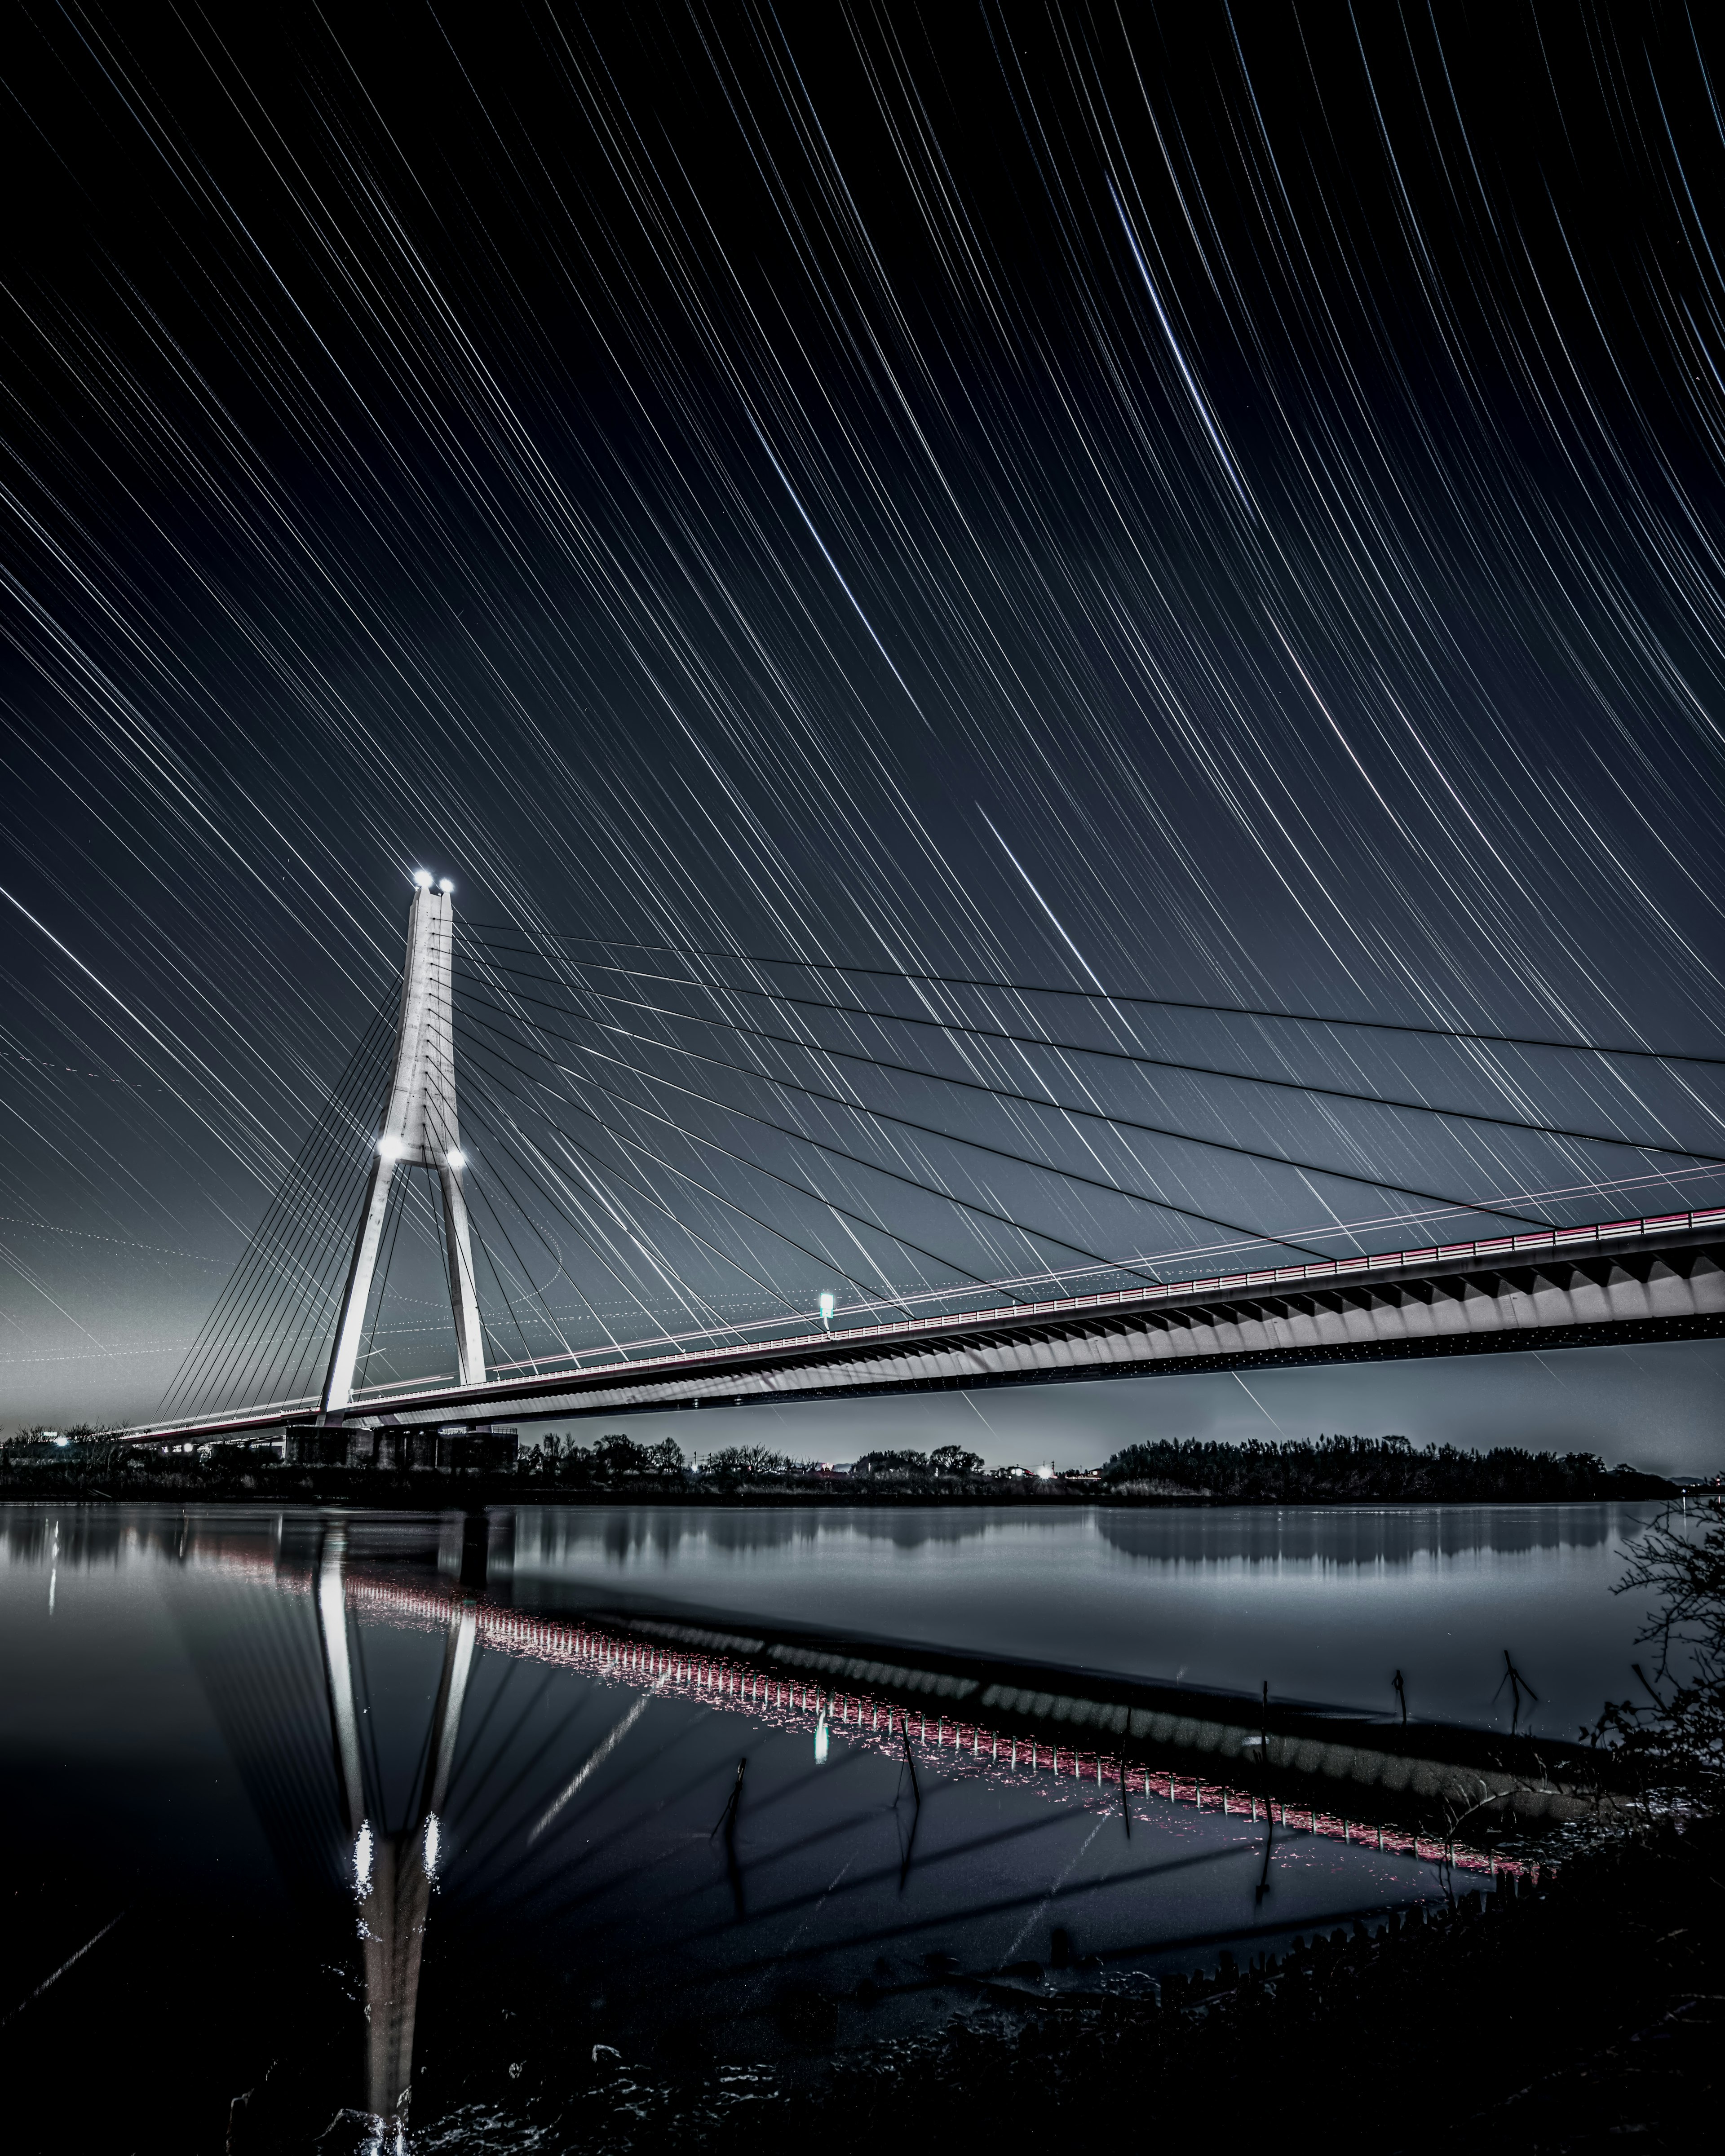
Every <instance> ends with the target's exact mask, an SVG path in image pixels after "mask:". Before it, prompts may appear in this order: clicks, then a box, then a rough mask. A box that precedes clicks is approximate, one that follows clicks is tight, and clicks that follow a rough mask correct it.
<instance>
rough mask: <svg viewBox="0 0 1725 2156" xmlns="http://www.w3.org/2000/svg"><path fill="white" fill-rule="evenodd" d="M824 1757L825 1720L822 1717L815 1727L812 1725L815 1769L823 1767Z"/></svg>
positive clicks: (825, 1741)
mask: <svg viewBox="0 0 1725 2156" xmlns="http://www.w3.org/2000/svg"><path fill="white" fill-rule="evenodd" d="M826 1756H827V1718H826V1717H825V1715H822V1717H821V1718H820V1720H819V1722H816V1723H815V1725H814V1763H815V1765H816V1766H817V1767H819V1766H824V1764H825V1763H826Z"/></svg>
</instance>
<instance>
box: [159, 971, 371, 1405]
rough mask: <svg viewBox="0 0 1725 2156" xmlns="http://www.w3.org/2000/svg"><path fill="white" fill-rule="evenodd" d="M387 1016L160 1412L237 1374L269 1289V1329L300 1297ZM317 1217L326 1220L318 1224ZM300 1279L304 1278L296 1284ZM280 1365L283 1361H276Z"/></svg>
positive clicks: (345, 1079) (342, 1081)
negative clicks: (291, 1299) (237, 1357)
mask: <svg viewBox="0 0 1725 2156" xmlns="http://www.w3.org/2000/svg"><path fill="white" fill-rule="evenodd" d="M384 1015H385V1014H384V1013H383V1012H382V1011H379V1012H377V1013H375V1014H373V1017H372V1021H371V1023H370V1024H368V1025H367V1028H366V1029H365V1032H364V1033H363V1034H362V1036H361V1039H360V1041H359V1044H358V1045H357V1047H356V1049H355V1050H354V1052H353V1054H352V1056H351V1057H350V1058H349V1060H348V1063H347V1067H346V1068H345V1069H344V1070H343V1071H342V1074H341V1077H340V1078H339V1079H338V1080H337V1081H336V1085H335V1086H333V1087H332V1088H331V1091H330V1093H329V1094H328V1096H326V1100H325V1102H324V1106H323V1107H322V1108H321V1110H320V1111H319V1112H318V1115H317V1117H316V1120H315V1121H314V1122H313V1125H312V1127H311V1131H310V1132H308V1133H307V1136H306V1137H305V1141H304V1142H303V1143H302V1144H301V1147H300V1151H299V1152H298V1154H297V1155H296V1156H295V1158H294V1160H293V1161H292V1162H291V1163H290V1166H289V1168H288V1171H287V1173H286V1174H285V1176H284V1178H283V1179H282V1183H281V1185H280V1188H278V1190H277V1191H276V1193H275V1196H274V1197H273V1198H272V1199H271V1200H270V1204H269V1206H268V1207H267V1208H266V1209H265V1212H264V1217H263V1219H261V1220H260V1221H259V1224H258V1226H257V1227H256V1228H255V1229H254V1230H253V1233H252V1235H251V1237H250V1239H249V1241H248V1244H247V1246H246V1248H245V1250H243V1251H242V1252H241V1255H240V1257H239V1260H238V1261H237V1262H236V1264H235V1266H234V1271H233V1272H232V1274H230V1276H229V1277H228V1282H227V1284H226V1286H224V1287H223V1290H222V1291H221V1293H220V1294H219V1295H218V1297H217V1299H216V1303H215V1305H214V1306H213V1308H212V1310H211V1312H210V1315H209V1317H208V1318H207V1319H206V1320H205V1322H204V1324H203V1327H201V1328H200V1330H199V1332H198V1336H197V1337H196V1338H195V1339H194V1341H193V1344H192V1346H191V1347H190V1348H189V1349H188V1350H187V1355H186V1357H185V1358H184V1360H183V1361H182V1363H181V1365H180V1368H179V1369H178V1370H177V1372H176V1373H175V1376H174V1378H173V1379H172V1381H171V1382H170V1384H169V1386H168V1388H167V1392H166V1393H165V1394H164V1395H163V1399H162V1410H163V1411H166V1410H167V1407H168V1404H169V1402H170V1401H173V1400H176V1399H182V1400H183V1399H187V1398H188V1397H190V1396H192V1395H193V1394H194V1393H195V1394H197V1395H198V1397H200V1398H202V1397H205V1396H207V1395H208V1393H209V1391H210V1389H211V1388H212V1386H213V1385H214V1384H217V1383H220V1382H222V1381H223V1378H227V1377H229V1376H231V1375H232V1373H233V1358H234V1354H235V1353H238V1352H240V1351H241V1349H242V1347H243V1342H244V1339H245V1338H246V1337H248V1334H249V1337H252V1338H253V1339H254V1340H255V1338H256V1337H257V1332H258V1330H259V1328H258V1327H256V1325H255V1323H254V1319H255V1317H256V1305H257V1303H258V1301H259V1297H260V1296H264V1297H267V1296H269V1294H270V1286H272V1285H274V1286H275V1296H274V1297H273V1299H271V1301H270V1307H269V1310H268V1312H267V1314H266V1324H268V1325H273V1324H274V1323H275V1321H276V1318H277V1314H278V1313H279V1311H280V1305H281V1301H282V1298H283V1296H284V1294H285V1293H286V1292H288V1291H290V1290H297V1291H299V1292H300V1293H302V1294H303V1291H304V1286H305V1282H304V1278H303V1276H304V1274H305V1271H306V1270H308V1269H309V1268H308V1265H307V1261H306V1260H305V1255H304V1250H305V1243H306V1241H307V1240H308V1239H309V1240H311V1241H312V1242H313V1245H314V1247H315V1246H316V1244H318V1243H321V1241H322V1240H323V1239H324V1234H325V1231H326V1226H327V1218H326V1216H327V1214H328V1213H329V1211H330V1210H331V1197H330V1193H328V1192H327V1191H326V1189H325V1188H324V1187H323V1186H324V1183H325V1179H326V1174H327V1172H328V1170H329V1169H330V1168H331V1167H332V1166H333V1165H334V1155H335V1152H336V1150H337V1149H338V1148H339V1147H340V1146H341V1143H342V1142H343V1140H344V1138H346V1137H347V1136H348V1130H347V1125H348V1123H349V1122H353V1121H357V1109H356V1108H355V1107H354V1106H352V1105H351V1104H350V1101H349V1099H348V1096H349V1094H350V1092H354V1093H357V1091H359V1090H360V1088H359V1086H357V1085H355V1084H353V1082H352V1081H354V1080H356V1079H358V1080H361V1081H368V1082H371V1083H374V1082H375V1080H374V1078H372V1073H371V1071H370V1069H369V1066H370V1065H371V1064H372V1063H373V1062H375V1061H376V1060H377V1038H376V1037H377V1033H378V1029H379V1028H380V1026H381V1025H382V1023H383V1019H384ZM344 1194H345V1186H344ZM349 1209H350V1210H351V1205H350V1208H349ZM320 1214H321V1215H322V1216H324V1217H321V1218H320V1217H319V1215H320ZM313 1263H314V1264H315V1260H314V1261H313ZM327 1270H328V1268H327V1266H325V1267H324V1268H322V1269H321V1271H319V1272H318V1273H316V1276H315V1277H316V1283H317V1285H318V1286H319V1288H320V1290H321V1281H322V1273H325V1272H326V1271H327ZM272 1273H273V1274H274V1276H275V1277H274V1280H273V1282H272V1279H271V1276H272ZM296 1275H297V1276H300V1277H298V1278H295V1276H296ZM253 1352H254V1363H255V1358H256V1356H257V1354H258V1353H264V1354H268V1353H270V1350H269V1349H268V1348H267V1347H265V1348H255V1347H254V1351H253ZM275 1359H276V1360H278V1361H279V1355H278V1356H277V1357H276V1358H275ZM301 1359H302V1360H303V1355H302V1357H301Z"/></svg>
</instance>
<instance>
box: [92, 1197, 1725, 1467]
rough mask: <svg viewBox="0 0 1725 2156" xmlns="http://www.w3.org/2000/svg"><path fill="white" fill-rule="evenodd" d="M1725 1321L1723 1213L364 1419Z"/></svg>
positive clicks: (274, 1414)
mask: <svg viewBox="0 0 1725 2156" xmlns="http://www.w3.org/2000/svg"><path fill="white" fill-rule="evenodd" d="M1722 1332H1725V1206H1720V1207H1715V1208H1713V1209H1711V1210H1709V1211H1707V1212H1702V1213H1676V1214H1663V1215H1661V1216H1660V1217H1658V1218H1656V1219H1639V1220H1619V1221H1612V1222H1608V1223H1605V1224H1601V1225H1597V1226H1593V1227H1581V1228H1558V1229H1545V1230H1543V1231H1539V1232H1536V1233H1533V1234H1530V1235H1502V1236H1495V1237H1492V1238H1491V1239H1490V1240H1486V1241H1480V1242H1471V1243H1459V1244H1449V1245H1445V1246H1443V1247H1442V1248H1439V1249H1426V1250H1396V1251H1386V1252H1383V1253H1380V1254H1378V1255H1373V1256H1370V1257H1363V1258H1343V1259H1337V1260H1324V1261H1317V1262H1313V1263H1310V1264H1301V1265H1278V1266H1275V1267H1271V1268H1266V1269H1264V1270H1257V1271H1253V1272H1245V1273H1230V1274H1225V1275H1222V1276H1218V1277H1216V1278H1214V1279H1209V1280H1199V1281H1175V1282H1172V1283H1169V1284H1168V1285H1166V1286H1142V1287H1132V1288H1125V1289H1120V1290H1117V1291H1111V1292H1109V1293H1106V1294H1096V1295H1082V1296H1064V1297H1060V1298H1059V1299H1056V1300H1053V1301H1045V1302H1031V1303H1014V1304H1009V1305H1005V1306H999V1307H997V1308H994V1309H992V1310H973V1311H963V1312H953V1313H951V1314H949V1315H944V1316H939V1317H916V1318H908V1319H903V1320H900V1321H898V1322H895V1323H892V1324H887V1325H871V1326H855V1327H843V1328H841V1329H839V1330H838V1331H834V1332H804V1333H799V1334H796V1335H794V1336H792V1337H788V1338H778V1339H772V1340H757V1341H754V1342H747V1343H745V1344H742V1345H733V1346H726V1347H696V1348H688V1349H681V1350H679V1351H677V1352H675V1353H640V1354H635V1355H633V1356H619V1357H618V1358H614V1359H608V1360H606V1361H604V1362H598V1363H584V1364H583V1366H582V1367H579V1368H576V1369H573V1370H570V1369H567V1368H566V1369H563V1370H561V1371H553V1370H550V1369H547V1368H546V1367H545V1366H544V1365H543V1364H541V1365H539V1366H538V1367H537V1368H536V1369H534V1370H533V1371H531V1373H526V1374H524V1375H511V1376H501V1377H497V1378H491V1379H490V1380H489V1381H488V1382H487V1383H484V1384H482V1385H465V1386H463V1385H452V1384H444V1385H436V1384H433V1385H424V1384H421V1385H419V1386H417V1387H416V1386H406V1385H404V1386H401V1387H394V1388H390V1389H377V1390H376V1391H368V1392H367V1393H366V1394H362V1395H360V1396H358V1397H357V1398H356V1399H354V1401H353V1403H352V1405H351V1407H350V1408H349V1409H348V1410H347V1417H346V1419H347V1420H348V1421H350V1422H353V1423H356V1424H372V1425H375V1426H378V1427H388V1426H389V1425H391V1424H398V1423H424V1422H427V1421H438V1422H443V1423H459V1422H463V1421H475V1422H480V1421H487V1420H490V1419H493V1418H495V1417H496V1416H497V1415H498V1414H500V1413H502V1414H507V1416H508V1418H509V1419H511V1421H520V1420H524V1419H546V1420H548V1419H552V1418H556V1419H571V1418H573V1417H576V1416H583V1415H595V1414H603V1415H615V1414H619V1413H620V1412H623V1411H624V1410H627V1409H636V1410H643V1409H671V1408H701V1407H721V1406H732V1405H739V1404H747V1403H749V1402H750V1401H753V1400H787V1399H819V1398H828V1399H831V1398H837V1397H843V1396H846V1395H849V1396H853V1397H855V1396H857V1395H861V1394H889V1393H898V1392H903V1393H918V1392H942V1391H975V1390H978V1389H983V1388H984V1387H988V1386H993V1385H1024V1384H1038V1383H1054V1382H1058V1381H1060V1380H1067V1381H1086V1380H1092V1379H1096V1378H1117V1377H1146V1376H1153V1375H1155V1374H1157V1373H1161V1372H1164V1371H1173V1370H1182V1371H1194V1370H1206V1369H1207V1370H1218V1371H1222V1370H1249V1369H1253V1368H1260V1369H1262V1368H1278V1367H1280V1368H1291V1367H1295V1366H1298V1365H1301V1364H1305V1363H1348V1362H1379V1361H1389V1360H1397V1359H1400V1358H1409V1357H1414V1356H1430V1355H1454V1354H1467V1353H1487V1354H1493V1353H1505V1352H1507V1351H1509V1350H1512V1349H1515V1348H1542V1349H1543V1348H1550V1347H1600V1346H1608V1345H1611V1344H1613V1343H1624V1344H1631V1343H1636V1342H1655V1341H1665V1340H1685V1339H1697V1338H1704V1337H1711V1336H1714V1335H1717V1334H1719V1333H1722ZM289 1414H291V1415H292V1416H294V1417H295V1418H299V1417H302V1416H303V1415H304V1414H305V1408H304V1407H303V1406H299V1405H295V1406H294V1407H292V1408H291V1409H285V1408H284V1405H283V1404H281V1403H276V1404H273V1405H272V1406H270V1407H268V1408H262V1407H260V1408H257V1409H251V1410H249V1411H247V1412H244V1413H240V1414H224V1415H220V1416H210V1417H204V1418H201V1419H198V1420H195V1421H189V1422H184V1423H176V1424H151V1425H141V1426H139V1427H138V1428H136V1429H134V1430H130V1431H128V1432H127V1433H126V1435H128V1436H130V1437H131V1438H134V1439H136V1440H144V1441H150V1440H155V1441H160V1440H164V1439H173V1438H212V1437H218V1436H237V1435H244V1434H246V1433H248V1432H251V1431H263V1430H271V1429H279V1428H280V1426H281V1424H282V1423H283V1421H284V1419H285V1418H286V1416H287V1415H289Z"/></svg>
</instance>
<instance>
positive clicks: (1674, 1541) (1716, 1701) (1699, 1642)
mask: <svg viewBox="0 0 1725 2156" xmlns="http://www.w3.org/2000/svg"><path fill="white" fill-rule="evenodd" d="M1624 1554H1625V1557H1626V1558H1628V1560H1629V1569H1628V1571H1627V1572H1625V1574H1624V1576H1623V1578H1622V1579H1621V1580H1620V1582H1619V1584H1618V1586H1617V1589H1616V1592H1617V1593H1618V1594H1633V1593H1635V1592H1636V1591H1638V1590H1640V1591H1641V1592H1644V1593H1649V1594H1653V1595H1654V1596H1656V1598H1657V1601H1656V1607H1655V1608H1653V1609H1650V1610H1649V1611H1648V1612H1647V1614H1646V1622H1645V1625H1643V1626H1642V1629H1641V1630H1640V1632H1639V1633H1637V1634H1636V1635H1635V1636H1636V1639H1637V1640H1638V1641H1639V1642H1641V1643H1643V1644H1645V1645H1650V1646H1651V1647H1653V1648H1655V1649H1656V1654H1655V1655H1651V1656H1650V1657H1649V1659H1650V1660H1651V1661H1652V1663H1653V1675H1652V1676H1651V1678H1649V1677H1648V1676H1645V1674H1644V1673H1643V1671H1642V1670H1641V1667H1640V1664H1639V1663H1635V1664H1632V1665H1631V1666H1632V1667H1633V1668H1634V1670H1635V1675H1636V1676H1638V1677H1640V1680H1641V1683H1642V1685H1643V1686H1644V1687H1645V1691H1646V1694H1647V1697H1646V1698H1645V1700H1634V1699H1626V1700H1624V1701H1622V1702H1620V1703H1618V1704H1613V1703H1612V1702H1607V1703H1606V1706H1605V1708H1604V1712H1603V1713H1602V1714H1601V1715H1600V1717H1599V1725H1598V1727H1596V1728H1594V1729H1590V1730H1585V1731H1584V1732H1583V1734H1584V1736H1587V1737H1589V1738H1591V1739H1592V1740H1593V1742H1594V1743H1596V1744H1604V1745H1608V1746H1609V1747H1610V1748H1612V1750H1613V1753H1614V1755H1615V1763H1617V1764H1618V1765H1619V1766H1620V1767H1621V1768H1625V1769H1627V1770H1628V1771H1629V1772H1630V1774H1632V1775H1633V1777H1634V1779H1635V1782H1636V1783H1637V1784H1638V1785H1639V1786H1640V1789H1642V1790H1643V1792H1644V1793H1645V1794H1647V1795H1648V1796H1650V1797H1657V1798H1659V1799H1663V1800H1665V1801H1666V1802H1671V1801H1676V1802H1680V1803H1682V1802H1686V1803H1690V1804H1696V1805H1698V1806H1699V1807H1700V1808H1701V1809H1703V1810H1706V1811H1710V1812H1717V1811H1718V1809H1720V1799H1721V1798H1722V1797H1725V1501H1722V1500H1720V1499H1719V1498H1717V1497H1712V1498H1708V1499H1706V1500H1703V1501H1702V1506H1701V1508H1700V1510H1699V1511H1698V1512H1696V1513H1686V1512H1678V1511H1676V1510H1675V1509H1673V1510H1671V1511H1669V1512H1665V1513H1663V1514H1661V1517H1659V1518H1658V1519H1657V1520H1656V1521H1655V1522H1654V1523H1653V1525H1652V1526H1651V1527H1649V1528H1648V1529H1647V1530H1646V1531H1645V1533H1643V1534H1641V1535H1640V1536H1639V1537H1637V1538H1636V1540H1635V1541H1634V1542H1632V1543H1630V1546H1629V1548H1628V1549H1627V1550H1626V1551H1625V1553H1624Z"/></svg>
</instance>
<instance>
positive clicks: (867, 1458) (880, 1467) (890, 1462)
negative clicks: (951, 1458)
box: [852, 1452, 935, 1476]
mask: <svg viewBox="0 0 1725 2156" xmlns="http://www.w3.org/2000/svg"><path fill="white" fill-rule="evenodd" d="M852 1472H853V1473H854V1474H857V1475H899V1476H909V1475H928V1474H932V1473H934V1472H935V1470H934V1469H932V1467H931V1466H930V1465H929V1460H928V1455H927V1453H926V1452H865V1453H864V1455H863V1456H862V1458H861V1459H860V1460H858V1461H857V1463H856V1466H855V1468H854V1469H853V1470H852Z"/></svg>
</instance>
